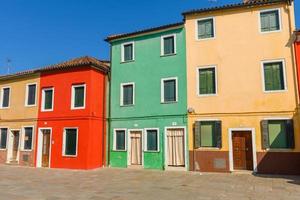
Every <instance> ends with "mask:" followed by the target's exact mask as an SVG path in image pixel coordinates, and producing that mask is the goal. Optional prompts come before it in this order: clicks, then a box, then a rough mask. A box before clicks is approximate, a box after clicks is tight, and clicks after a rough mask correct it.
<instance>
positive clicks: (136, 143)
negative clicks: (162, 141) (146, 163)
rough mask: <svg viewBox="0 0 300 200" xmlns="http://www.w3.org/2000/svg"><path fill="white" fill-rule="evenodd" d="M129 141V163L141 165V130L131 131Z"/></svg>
mask: <svg viewBox="0 0 300 200" xmlns="http://www.w3.org/2000/svg"><path fill="white" fill-rule="evenodd" d="M130 142H131V149H130V150H131V151H130V154H131V155H130V158H131V165H142V132H141V131H132V132H130Z"/></svg>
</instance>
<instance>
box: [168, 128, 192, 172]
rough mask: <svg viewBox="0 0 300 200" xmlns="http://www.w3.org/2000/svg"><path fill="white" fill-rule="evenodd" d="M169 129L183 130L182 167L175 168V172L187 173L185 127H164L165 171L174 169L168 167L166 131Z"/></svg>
mask: <svg viewBox="0 0 300 200" xmlns="http://www.w3.org/2000/svg"><path fill="white" fill-rule="evenodd" d="M169 129H183V131H184V133H183V137H184V138H183V143H184V148H183V149H184V165H185V166H184V167H178V168H177V167H176V170H179V171H188V160H189V159H188V154H187V146H188V145H187V132H186V127H185V126H166V127H165V131H164V140H165V142H164V145H165V148H164V149H165V170H175V168H174V167H169V166H168V148H167V146H168V145H167V142H168V140H167V131H168V130H169Z"/></svg>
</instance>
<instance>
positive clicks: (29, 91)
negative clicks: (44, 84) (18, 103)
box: [25, 84, 36, 106]
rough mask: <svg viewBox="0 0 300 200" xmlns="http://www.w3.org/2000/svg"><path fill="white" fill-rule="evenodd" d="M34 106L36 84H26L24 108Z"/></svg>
mask: <svg viewBox="0 0 300 200" xmlns="http://www.w3.org/2000/svg"><path fill="white" fill-rule="evenodd" d="M35 104H36V84H28V85H27V88H26V103H25V105H26V106H35Z"/></svg>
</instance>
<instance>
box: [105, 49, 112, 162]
mask: <svg viewBox="0 0 300 200" xmlns="http://www.w3.org/2000/svg"><path fill="white" fill-rule="evenodd" d="M109 48H110V70H109V72H108V74H107V75H108V76H107V77H108V102H107V106H108V117H107V123H108V128H107V133H106V150H107V156H106V166H110V133H111V74H112V66H113V65H112V46H111V44H110V45H109Z"/></svg>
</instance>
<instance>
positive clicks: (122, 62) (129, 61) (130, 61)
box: [120, 60, 135, 64]
mask: <svg viewBox="0 0 300 200" xmlns="http://www.w3.org/2000/svg"><path fill="white" fill-rule="evenodd" d="M134 61H135V60H127V61H121V63H120V64H126V63H132V62H134Z"/></svg>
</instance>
